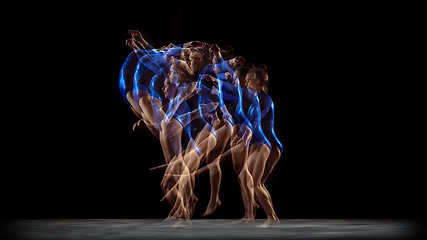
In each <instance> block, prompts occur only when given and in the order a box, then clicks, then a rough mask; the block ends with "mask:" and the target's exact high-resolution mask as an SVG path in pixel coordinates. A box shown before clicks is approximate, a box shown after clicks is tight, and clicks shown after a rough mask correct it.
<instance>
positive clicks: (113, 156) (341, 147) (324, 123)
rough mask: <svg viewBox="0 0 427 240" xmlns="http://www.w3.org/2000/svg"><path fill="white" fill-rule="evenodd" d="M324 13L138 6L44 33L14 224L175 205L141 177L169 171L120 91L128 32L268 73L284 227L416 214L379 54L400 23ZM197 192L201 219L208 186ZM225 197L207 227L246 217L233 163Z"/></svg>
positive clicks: (20, 158) (165, 209)
mask: <svg viewBox="0 0 427 240" xmlns="http://www.w3.org/2000/svg"><path fill="white" fill-rule="evenodd" d="M330 7H331V6H325V5H322V6H312V5H306V6H286V7H282V6H266V5H262V6H261V5H255V6H252V7H248V6H245V7H243V6H242V4H235V5H213V6H212V9H207V8H202V7H200V6H199V7H198V6H188V5H186V4H176V5H173V4H172V5H158V6H148V5H144V6H126V9H125V10H118V9H117V10H114V11H106V10H101V9H98V10H90V11H87V12H85V11H83V13H82V15H83V16H84V17H82V16H81V15H80V14H79V13H76V14H73V15H72V16H69V17H68V16H67V17H65V21H64V25H62V27H61V28H60V29H55V31H56V33H55V34H52V37H53V38H55V39H56V40H55V42H56V43H58V42H59V45H58V46H56V45H55V47H52V48H50V49H45V54H46V55H47V56H48V57H50V60H49V62H50V64H51V65H50V67H49V68H50V70H51V74H48V75H47V76H46V75H43V77H42V76H40V78H42V79H46V81H45V85H43V87H40V88H36V91H33V92H32V93H33V96H38V97H39V99H41V98H40V96H41V97H42V100H39V101H40V102H41V103H42V105H43V106H44V107H43V108H38V107H37V106H40V104H39V105H37V106H36V107H35V108H36V109H37V111H38V112H37V114H36V115H35V116H30V117H29V118H26V119H27V120H26V121H27V122H26V124H25V126H24V127H23V128H24V134H25V135H23V136H26V137H21V135H20V136H19V137H18V138H19V140H17V141H19V143H20V144H22V148H21V149H20V150H19V151H17V152H16V156H17V157H16V159H17V160H16V161H14V168H13V169H14V170H15V171H14V174H13V177H12V178H11V179H12V181H13V182H14V184H13V185H12V186H11V188H10V189H11V194H10V195H11V196H12V198H11V202H12V203H11V204H12V206H13V209H14V213H13V215H12V217H14V218H165V217H166V216H167V214H168V213H169V211H170V210H171V207H170V206H169V204H168V203H167V202H166V201H165V202H160V201H159V200H160V199H161V198H162V197H163V193H162V191H161V188H160V181H161V179H162V174H161V172H152V171H149V168H150V167H154V166H157V165H160V164H163V163H164V158H163V155H162V150H161V147H160V143H159V142H158V140H157V139H156V138H155V137H154V136H153V135H152V134H151V133H149V132H146V133H136V132H133V131H132V125H133V124H134V123H135V122H136V121H137V120H138V119H137V117H136V116H135V115H134V114H133V112H132V111H131V110H130V108H129V107H128V106H127V105H126V103H125V101H124V100H123V99H122V96H121V95H120V92H119V89H118V79H119V78H118V76H119V71H120V68H121V66H122V64H123V62H124V60H125V59H126V57H127V55H128V54H129V53H130V51H131V49H130V48H129V47H127V46H126V45H125V40H126V38H129V37H130V35H129V34H128V33H127V30H128V29H135V30H139V31H140V32H141V33H142V35H143V36H144V37H145V38H146V40H147V41H148V42H150V43H151V44H152V45H153V46H154V47H156V48H159V47H161V46H164V45H167V44H169V43H170V42H172V43H175V44H180V43H184V42H188V41H192V40H199V41H209V42H210V43H217V44H218V45H219V46H220V47H221V48H224V47H225V46H226V45H232V46H234V48H235V54H236V55H241V56H243V57H244V58H246V60H247V61H248V62H253V63H255V64H256V65H258V64H261V63H264V64H266V65H267V67H268V72H269V74H270V75H269V76H270V88H271V92H270V95H271V97H272V99H273V101H274V103H275V108H276V109H275V111H276V118H275V129H276V133H277V135H278V137H279V139H280V140H281V141H282V144H283V147H284V153H283V155H282V157H281V159H280V161H279V162H278V164H277V165H276V167H275V169H274V171H273V173H272V174H271V176H270V178H269V179H268V181H267V184H266V186H267V188H268V189H269V190H270V193H271V196H272V199H273V204H274V207H275V210H276V212H277V215H278V216H279V218H410V217H413V216H414V215H415V214H416V212H417V211H418V209H417V208H416V207H415V205H414V204H411V203H413V202H414V201H415V200H414V199H415V193H414V191H413V189H411V186H412V185H413V182H412V180H411V179H409V178H408V175H409V174H408V164H406V163H407V161H406V159H407V158H408V155H407V154H408V153H407V152H406V150H404V145H405V140H404V139H402V132H403V131H404V130H402V129H400V128H397V127H396V126H397V125H398V124H399V121H400V120H399V119H400V116H401V115H399V114H397V113H396V112H397V111H398V110H400V109H401V108H402V106H401V105H400V104H399V97H397V96H396V95H397V94H395V92H393V91H394V88H393V87H394V86H393V84H394V83H393V82H392V81H390V78H396V77H397V76H396V74H395V73H390V71H391V70H390V66H389V65H388V62H387V59H388V57H389V55H390V54H391V53H390V51H387V50H386V49H388V47H389V45H390V44H391V43H389V41H388V37H389V36H390V35H393V33H392V32H390V31H389V30H390V29H391V28H392V27H393V26H394V24H395V23H396V22H398V21H397V20H396V17H397V18H398V16H393V17H390V16H389V15H387V13H385V14H386V15H383V14H384V12H385V10H381V8H378V7H374V6H334V9H332V8H330ZM66 20H70V21H66ZM38 87H39V85H38ZM392 88H393V89H392ZM32 119H37V122H34V121H33V120H32ZM29 129H31V131H29ZM21 130H22V129H21ZM194 191H195V194H196V196H197V197H198V198H199V202H198V203H197V205H196V212H195V215H194V218H201V217H200V215H201V214H202V213H203V212H204V211H205V209H206V207H207V203H208V201H209V194H210V185H209V178H208V177H207V178H204V179H198V180H197V181H196V188H195V190H194ZM220 199H221V201H222V205H221V206H220V207H219V208H218V209H217V210H216V211H215V213H214V214H213V215H212V216H210V217H208V218H240V217H242V216H243V214H244V209H243V203H242V200H241V196H240V189H239V185H238V182H237V176H236V174H235V173H234V171H233V169H232V167H231V166H229V167H225V168H224V169H223V179H222V182H221V189H220ZM258 217H259V218H265V213H264V212H263V211H262V210H260V211H259V212H258Z"/></svg>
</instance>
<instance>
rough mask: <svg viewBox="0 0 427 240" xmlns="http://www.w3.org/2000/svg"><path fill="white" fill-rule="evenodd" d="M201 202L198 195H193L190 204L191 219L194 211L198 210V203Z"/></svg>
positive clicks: (189, 213)
mask: <svg viewBox="0 0 427 240" xmlns="http://www.w3.org/2000/svg"><path fill="white" fill-rule="evenodd" d="M197 201H199V199H198V198H197V197H196V195H194V194H193V195H191V198H190V201H189V203H188V215H189V217H190V218H192V217H193V214H194V210H195V209H196V203H197Z"/></svg>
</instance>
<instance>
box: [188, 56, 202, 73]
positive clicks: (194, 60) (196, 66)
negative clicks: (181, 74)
mask: <svg viewBox="0 0 427 240" xmlns="http://www.w3.org/2000/svg"><path fill="white" fill-rule="evenodd" d="M201 62H202V58H201V57H195V56H191V55H190V57H189V61H188V66H189V67H190V68H191V70H192V71H193V72H194V73H197V72H198V71H200V69H201Z"/></svg>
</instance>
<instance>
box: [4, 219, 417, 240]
mask: <svg viewBox="0 0 427 240" xmlns="http://www.w3.org/2000/svg"><path fill="white" fill-rule="evenodd" d="M231 221H233V219H206V220H203V219H194V220H192V225H190V226H185V227H183V228H170V227H167V225H169V224H171V222H168V223H165V222H163V220H162V219H31V220H13V221H11V222H9V226H8V234H11V236H12V237H13V238H14V239H28V240H30V239H31V240H33V239H43V240H47V239H61V240H67V239H70V240H71V239H73V240H74V239H103V240H107V239H139V240H140V239H187V240H189V239H215V240H217V239H246V240H247V239H408V238H410V237H411V236H412V234H414V231H415V227H416V226H415V224H414V223H413V222H411V221H408V220H375V219H369V220H361V219H350V220H349V219H281V223H280V224H279V225H275V226H272V227H270V228H267V229H257V228H255V227H256V226H258V225H260V224H262V223H263V222H264V221H265V220H263V219H256V222H255V224H231ZM172 223H173V222H172Z"/></svg>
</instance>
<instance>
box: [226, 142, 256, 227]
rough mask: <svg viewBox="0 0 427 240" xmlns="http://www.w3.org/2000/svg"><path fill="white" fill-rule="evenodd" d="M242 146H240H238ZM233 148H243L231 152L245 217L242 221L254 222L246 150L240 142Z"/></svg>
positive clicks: (251, 183) (250, 178) (252, 198)
mask: <svg viewBox="0 0 427 240" xmlns="http://www.w3.org/2000/svg"><path fill="white" fill-rule="evenodd" d="M239 145H242V146H239ZM233 148H239V149H240V148H244V149H243V150H242V151H240V152H236V151H233V150H232V151H231V154H232V156H233V166H234V170H235V171H236V173H237V175H238V180H239V184H240V189H241V193H242V198H243V204H244V206H245V216H247V218H246V219H242V220H244V221H245V222H246V223H250V222H254V215H253V206H254V192H253V179H252V176H251V174H250V173H249V169H248V165H247V164H246V161H247V158H248V149H246V148H245V147H244V143H243V142H240V143H239V144H237V145H236V146H234V147H233Z"/></svg>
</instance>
